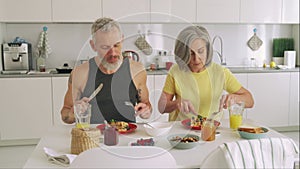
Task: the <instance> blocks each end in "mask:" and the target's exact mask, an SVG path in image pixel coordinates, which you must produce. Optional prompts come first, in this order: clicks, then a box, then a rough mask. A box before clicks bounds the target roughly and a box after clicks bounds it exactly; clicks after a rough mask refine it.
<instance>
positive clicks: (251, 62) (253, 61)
mask: <svg viewBox="0 0 300 169" xmlns="http://www.w3.org/2000/svg"><path fill="white" fill-rule="evenodd" d="M250 67H256V61H255V58H250Z"/></svg>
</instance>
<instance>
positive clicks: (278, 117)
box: [247, 73, 299, 127]
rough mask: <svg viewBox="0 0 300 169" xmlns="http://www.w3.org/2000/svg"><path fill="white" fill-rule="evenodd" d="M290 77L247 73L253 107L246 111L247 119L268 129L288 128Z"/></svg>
mask: <svg viewBox="0 0 300 169" xmlns="http://www.w3.org/2000/svg"><path fill="white" fill-rule="evenodd" d="M290 75H291V73H248V89H249V90H250V91H251V92H252V94H253V97H254V107H253V108H252V109H248V114H247V118H250V119H253V120H255V121H258V122H259V123H261V124H264V125H266V126H269V127H282V126H288V125H289V103H290V102H289V101H290V90H289V88H290ZM298 106H299V105H298ZM298 125H299V123H298Z"/></svg>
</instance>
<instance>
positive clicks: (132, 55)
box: [122, 50, 140, 62]
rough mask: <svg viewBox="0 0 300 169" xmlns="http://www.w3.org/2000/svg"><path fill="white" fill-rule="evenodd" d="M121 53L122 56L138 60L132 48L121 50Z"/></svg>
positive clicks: (137, 55)
mask: <svg viewBox="0 0 300 169" xmlns="http://www.w3.org/2000/svg"><path fill="white" fill-rule="evenodd" d="M122 55H123V57H124V58H129V59H132V60H134V61H137V62H138V61H139V60H140V57H139V54H138V53H137V52H135V51H133V50H125V51H124V52H122Z"/></svg>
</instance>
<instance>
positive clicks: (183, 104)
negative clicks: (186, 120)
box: [177, 99, 198, 115]
mask: <svg viewBox="0 0 300 169" xmlns="http://www.w3.org/2000/svg"><path fill="white" fill-rule="evenodd" d="M177 108H178V109H179V111H180V112H183V113H192V114H194V115H198V113H197V112H196V111H195V108H194V106H193V104H192V102H191V101H190V100H186V99H181V100H179V101H178V103H177Z"/></svg>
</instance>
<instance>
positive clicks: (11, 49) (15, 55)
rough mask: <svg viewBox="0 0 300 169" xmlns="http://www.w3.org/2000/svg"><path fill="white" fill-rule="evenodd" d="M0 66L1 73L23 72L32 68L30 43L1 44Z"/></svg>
mask: <svg viewBox="0 0 300 169" xmlns="http://www.w3.org/2000/svg"><path fill="white" fill-rule="evenodd" d="M2 67H3V71H2V74H23V73H27V72H28V71H30V70H32V50H31V44H29V43H4V44H2Z"/></svg>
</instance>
